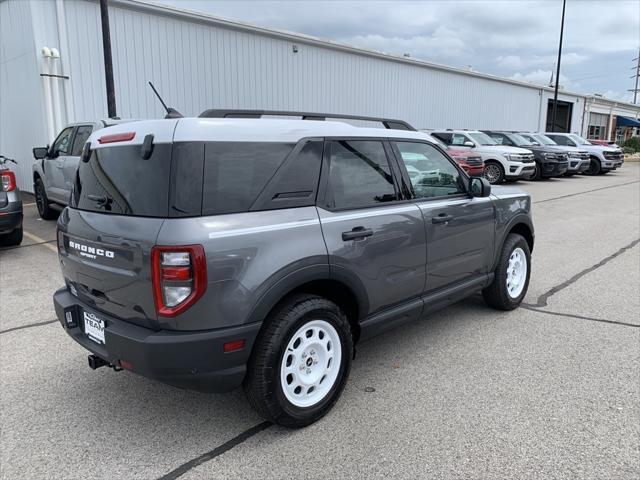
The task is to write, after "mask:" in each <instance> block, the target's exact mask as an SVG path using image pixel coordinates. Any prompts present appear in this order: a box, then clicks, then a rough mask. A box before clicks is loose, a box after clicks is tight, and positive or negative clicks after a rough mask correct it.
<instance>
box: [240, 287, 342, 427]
mask: <svg viewBox="0 0 640 480" xmlns="http://www.w3.org/2000/svg"><path fill="white" fill-rule="evenodd" d="M352 357H353V339H352V336H351V328H350V326H349V321H348V320H347V318H346V317H345V315H344V313H343V312H342V310H340V308H339V307H338V306H337V305H336V304H334V303H333V302H331V301H329V300H327V299H326V298H322V297H318V296H315V295H295V296H293V297H292V298H291V299H289V300H288V301H286V302H284V303H283V304H282V305H281V306H280V307H279V308H277V309H276V311H274V312H273V314H272V315H270V316H269V319H268V320H267V323H266V328H265V329H264V331H263V332H262V333H261V335H260V338H259V339H258V341H257V343H256V346H255V348H254V352H253V354H252V356H251V359H250V361H249V366H248V370H247V376H246V378H245V381H244V389H245V393H246V395H247V398H248V400H249V403H250V404H251V406H252V407H253V408H254V409H255V410H256V411H257V412H258V413H259V414H260V415H261V416H263V417H264V418H265V419H267V420H269V421H271V422H274V423H277V424H279V425H283V426H285V427H292V428H299V427H305V426H307V425H309V424H311V423H313V422H315V421H316V420H318V419H320V418H322V417H323V416H324V415H325V414H326V413H327V412H328V411H329V410H331V408H332V407H333V405H334V404H335V403H336V401H337V400H338V398H339V397H340V394H341V393H342V390H343V389H344V385H345V383H346V381H347V377H348V376H349V371H350V369H351V359H352Z"/></svg>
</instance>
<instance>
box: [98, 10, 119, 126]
mask: <svg viewBox="0 0 640 480" xmlns="http://www.w3.org/2000/svg"><path fill="white" fill-rule="evenodd" d="M107 2H108V0H100V20H101V21H102V51H103V54H104V78H105V83H106V85H107V116H108V117H109V118H114V117H115V116H116V92H115V87H114V81H113V60H112V59H111V33H110V32H109V5H108V4H107Z"/></svg>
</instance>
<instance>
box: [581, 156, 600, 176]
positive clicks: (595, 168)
mask: <svg viewBox="0 0 640 480" xmlns="http://www.w3.org/2000/svg"><path fill="white" fill-rule="evenodd" d="M601 172H602V167H601V166H600V160H598V159H597V158H595V157H591V162H590V163H589V168H587V170H585V172H584V173H586V174H587V175H600V173H601Z"/></svg>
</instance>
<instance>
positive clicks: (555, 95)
mask: <svg viewBox="0 0 640 480" xmlns="http://www.w3.org/2000/svg"><path fill="white" fill-rule="evenodd" d="M566 6H567V0H562V21H561V23H560V45H559V46H558V64H557V65H558V68H557V70H556V86H555V88H554V90H553V113H552V115H551V131H552V132H555V131H556V117H557V115H558V84H559V83H560V59H561V58H562V35H563V34H564V10H565V7H566Z"/></svg>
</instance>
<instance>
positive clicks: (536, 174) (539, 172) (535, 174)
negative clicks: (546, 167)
mask: <svg viewBox="0 0 640 480" xmlns="http://www.w3.org/2000/svg"><path fill="white" fill-rule="evenodd" d="M529 180H542V168H540V164H539V163H538V162H536V169H535V171H534V172H533V175H531V177H529Z"/></svg>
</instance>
